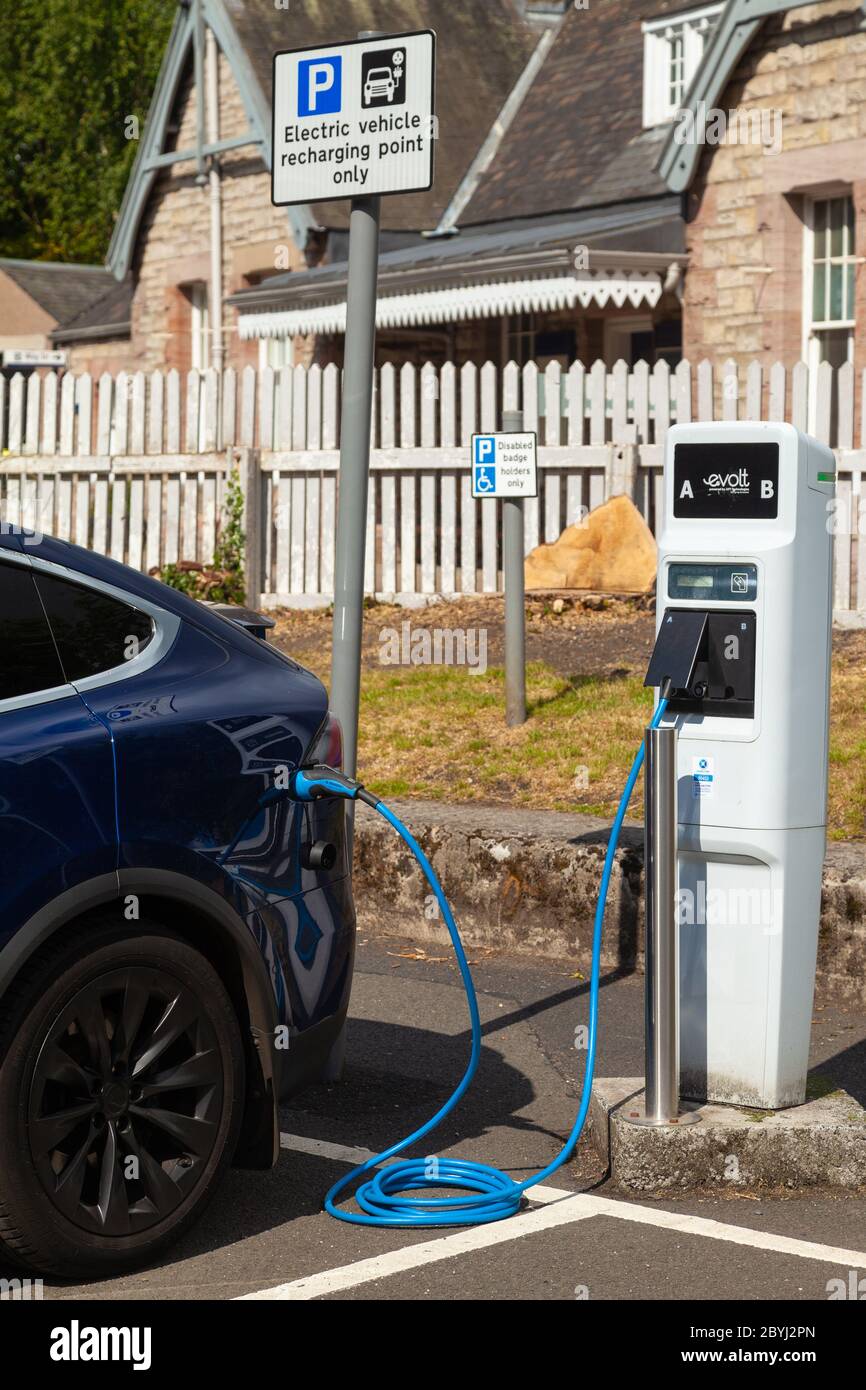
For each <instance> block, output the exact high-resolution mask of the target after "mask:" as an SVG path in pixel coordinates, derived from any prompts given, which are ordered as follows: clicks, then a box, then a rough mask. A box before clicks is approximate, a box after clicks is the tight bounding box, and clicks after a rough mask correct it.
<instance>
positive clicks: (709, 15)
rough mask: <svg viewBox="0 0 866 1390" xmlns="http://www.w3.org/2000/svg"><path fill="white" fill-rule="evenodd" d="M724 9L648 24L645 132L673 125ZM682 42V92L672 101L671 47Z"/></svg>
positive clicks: (645, 33)
mask: <svg viewBox="0 0 866 1390" xmlns="http://www.w3.org/2000/svg"><path fill="white" fill-rule="evenodd" d="M723 9H724V5H719V4H715V5H703V6H701V8H700V9H695V10H686V11H685V12H684V13H683V14H674V15H665V17H664V19H650V20H647V21H646V22H645V23H644V24H643V26H642V29H643V42H644V63H643V72H644V76H643V123H644V126H645V127H646V128H649V127H650V126H656V125H662V124H663V123H664V122H665V121H670V120H672V119H673V117H674V116H675V115H676V113H677V111H679V110H680V108H681V106H682V102H683V100H684V99H685V96H686V94H687V92H688V90H689V87H690V86H691V84H692V79H693V78H694V75H695V73H696V72H697V70H698V67H699V65H700V61H701V58H702V57H703V55H704V49H705V47H706V42H707V39H708V37H709V35H710V34H711V33H712V30H713V28H714V27H715V25H714V22H715V20H717V19H718V17H719V15H720V14H721V12H722V10H723ZM680 34H681V35H682V38H683V89H682V95H681V97H680V100H679V101H678V102H676V103H672V102H671V99H670V76H671V45H672V43H673V41H674V39H675V38H676V37H678V36H679V35H680Z"/></svg>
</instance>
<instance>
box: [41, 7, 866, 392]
mask: <svg viewBox="0 0 866 1390" xmlns="http://www.w3.org/2000/svg"><path fill="white" fill-rule="evenodd" d="M198 3H200V4H201V12H202V19H203V20H204V22H205V31H206V33H205V39H204V41H203V42H202V43H201V44H200V45H197V43H196V5H197V4H198ZM361 9H363V15H362V16H361V17H360V18H359V15H360V10H361ZM361 22H363V23H364V24H365V25H368V26H369V27H370V28H383V29H390V30H391V31H394V30H397V29H400V28H404V29H409V28H417V27H427V26H430V27H433V28H435V29H437V31H438V33H439V102H438V105H439V111H440V113H441V120H442V138H441V140H440V142H439V148H438V161H437V179H436V185H435V187H434V189H433V190H432V191H431V193H430V194H429V195H411V196H408V197H406V198H391V199H385V200H384V208H383V211H384V217H383V236H382V248H381V249H382V258H381V275H380V306H379V319H380V322H379V334H378V355H379V360H380V361H384V360H392V361H404V360H410V361H415V362H418V363H420V362H423V361H426V360H428V359H429V360H432V361H434V362H436V361H439V362H441V361H445V360H449V359H450V360H454V361H457V362H458V363H459V362H462V361H465V360H475V361H480V360H485V359H488V358H489V359H492V360H494V361H499V362H503V361H506V360H509V359H512V358H513V359H516V360H517V361H525V360H528V359H530V358H532V359H534V360H537V361H539V362H540V363H542V364H543V363H544V362H545V361H548V360H550V359H551V358H556V359H558V360H560V361H561V362H562V363H563V365H567V364H568V363H569V362H570V361H573V360H575V359H580V360H582V361H584V362H587V363H589V362H591V361H592V360H594V359H595V358H597V357H603V358H604V359H605V360H607V361H608V363H612V362H613V361H615V360H617V358H624V359H625V360H626V361H629V362H634V361H636V360H638V359H640V358H646V359H648V360H650V361H651V362H652V361H657V360H659V359H664V360H667V361H668V362H669V363H671V365H674V364H675V363H676V361H677V360H678V359H679V357H680V355H681V354H685V355H687V356H688V357H689V358H691V359H692V360H699V359H701V358H703V357H708V358H710V359H711V360H713V361H715V362H716V363H721V362H722V361H724V360H726V359H727V358H729V357H732V358H734V359H735V360H736V361H738V362H739V363H741V364H743V365H744V364H746V363H747V362H749V361H751V360H753V359H755V358H758V359H759V360H761V361H762V362H763V363H764V364H765V365H769V364H771V363H772V362H774V361H776V360H779V361H782V362H784V363H786V364H789V365H790V364H791V363H793V362H795V361H797V360H798V359H799V358H801V357H806V358H807V360H809V361H811V362H812V363H817V362H820V361H830V362H833V363H840V362H843V361H849V360H850V361H853V362H854V363H855V364H856V365H857V366H858V368H859V367H862V366H866V357H864V345H863V338H862V334H861V335H860V337H859V339H858V336H857V333H856V325H857V321H858V307H859V308H860V309H861V310H862V307H863V306H862V303H861V301H862V299H863V296H864V294H866V288H864V286H866V280H864V277H863V275H862V274H860V273H859V267H860V265H861V262H862V260H863V256H864V254H866V220H864V212H866V191H864V190H866V173H864V170H866V159H864V153H866V30H864V23H866V19H864V5H863V4H862V3H861V2H860V0H818V3H809V4H807V3H804V0H715V2H714V3H697V2H696V0H604V3H603V4H601V5H599V4H596V3H589V4H587V5H584V4H574V3H567V0H473V3H467V4H463V5H461V6H460V7H455V6H453V5H452V4H449V3H447V0H365V3H364V4H363V6H361V7H359V5H358V4H357V3H350V0H329V3H328V5H327V6H326V5H324V4H319V3H315V4H314V3H307V4H304V5H303V6H301V7H295V6H292V7H290V8H288V9H282V8H280V6H279V5H275V4H274V3H272V0H190V3H189V4H188V5H186V6H184V7H182V8H181V9H180V10H179V12H178V18H177V23H176V25H175V31H174V34H173V36H172V39H171V42H170V44H169V47H168V50H167V54H166V60H165V64H164V67H163V71H162V74H161V76H160V79H159V84H158V87H157V91H156V93H155V96H154V101H153V105H152V109H151V113H150V118H149V120H148V123H147V126H146V127H145V130H144V133H143V138H142V142H141V149H140V152H139V157H138V161H137V163H136V167H135V170H134V172H133V175H132V177H131V180H130V184H129V188H128V189H127V194H126V197H125V199H124V204H123V207H122V208H121V210H120V215H119V218H118V223H117V229H116V233H115V237H114V240H113V242H112V247H111V252H110V255H109V266H110V269H111V271H112V273H113V275H114V276H115V277H116V278H115V283H114V285H113V287H112V288H109V290H108V292H107V293H105V294H103V296H102V297H101V299H100V300H98V301H97V302H96V303H95V304H91V305H89V306H86V307H85V308H84V309H83V310H82V312H81V313H80V314H79V315H78V318H77V319H75V318H73V319H71V320H70V321H68V322H66V323H64V324H63V325H62V327H61V328H60V329H59V330H55V331H54V333H53V334H52V340H53V342H54V343H55V344H56V345H58V346H63V347H65V348H66V349H67V350H68V352H69V356H70V361H71V362H72V365H73V366H76V367H83V366H89V367H91V368H94V369H96V370H100V369H102V367H103V366H109V367H111V368H113V369H116V368H118V367H120V366H124V367H138V366H142V367H148V368H149V367H156V366H172V365H173V366H178V367H180V368H185V367H188V366H190V365H199V366H204V365H218V364H219V362H220V361H224V362H226V363H231V364H233V365H236V366H237V365H241V364H243V363H246V362H253V363H259V364H263V363H270V364H272V365H274V366H279V365H284V364H286V363H292V362H299V361H300V362H303V361H309V360H311V359H313V358H315V359H316V360H319V361H323V362H324V361H337V362H339V361H340V360H341V354H342V324H343V322H344V318H345V288H346V270H347V266H346V256H347V237H346V227H347V217H348V207H347V205H346V204H344V203H334V204H330V205H327V206H322V205H319V206H316V207H312V208H300V209H299V208H287V209H280V208H273V207H272V206H271V202H270V188H269V160H270V133H269V108H270V85H269V84H270V69H271V55H272V54H273V52H275V51H277V50H278V49H280V48H294V47H302V46H304V45H305V44H315V43H323V42H328V41H332V40H333V41H335V40H336V39H337V38H339V37H345V35H346V34H347V33H351V32H353V31H354V30H356V29H357V28H358V27H359V24H360V23H361ZM479 53H483V62H479V58H478V55H479ZM197 54H198V55H200V56H198V57H197ZM199 72H200V73H201V74H202V82H201V83H199V84H197V83H196V74H197V73H199ZM208 74H211V82H210V85H209V86H208V83H207V75H208ZM214 78H215V80H213V79H214ZM200 87H201V88H202V89H204V88H206V87H207V91H204V90H203V96H205V97H207V99H206V100H203V101H201V102H199V100H198V92H199V88H200ZM180 155H184V156H186V157H184V158H183V159H180V160H179V156H180ZM861 175H862V177H861ZM215 209H217V211H216V212H215ZM215 216H217V217H218V220H219V225H220V233H219V255H218V257H217V258H216V262H215V260H214V256H213V241H212V236H211V227H212V225H213V218H214V217H215ZM217 274H218V276H219V285H220V290H221V293H220V294H219V295H215V293H214V285H215V275H217Z"/></svg>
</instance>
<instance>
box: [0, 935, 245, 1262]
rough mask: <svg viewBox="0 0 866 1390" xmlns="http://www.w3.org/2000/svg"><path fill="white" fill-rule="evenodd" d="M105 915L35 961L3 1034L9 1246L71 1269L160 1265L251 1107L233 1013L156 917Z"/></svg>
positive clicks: (4, 1226)
mask: <svg viewBox="0 0 866 1390" xmlns="http://www.w3.org/2000/svg"><path fill="white" fill-rule="evenodd" d="M135 925H136V928H137V930H138V932H140V935H138V934H137V935H135V936H130V935H129V924H125V926H122V927H121V926H118V925H116V924H113V923H110V922H106V921H96V922H94V923H91V924H87V925H86V926H84V927H83V928H79V929H76V930H75V932H74V933H71V934H69V935H67V934H65V933H64V939H63V940H62V942H61V943H60V944H53V945H52V946H51V947H49V948H48V949H47V950H46V951H44V952H41V953H40V954H39V956H38V957H37V958H36V959H34V960H33V961H32V962H29V963H28V965H27V966H26V967H25V970H24V972H23V973H22V976H21V979H20V980H19V981H18V982H17V984H16V985H15V987H14V989H13V991H12V992H11V994H10V995H9V996H7V998H6V1000H4V1010H3V1011H4V1013H5V1014H6V1018H5V1020H4V1022H3V1025H2V1033H0V1256H2V1255H4V1254H10V1255H12V1256H13V1258H17V1259H18V1260H19V1261H23V1262H25V1263H26V1264H27V1265H28V1266H30V1267H31V1268H33V1269H35V1270H37V1271H39V1272H41V1273H46V1274H54V1275H58V1276H62V1277H66V1278H72V1277H94V1276H97V1277H98V1276H101V1275H105V1274H109V1273H113V1272H118V1271H120V1270H122V1269H125V1268H129V1267H131V1266H133V1265H136V1264H140V1263H143V1262H145V1261H147V1260H149V1259H153V1258H154V1257H155V1256H156V1255H157V1254H158V1253H159V1252H160V1251H161V1250H163V1249H164V1248H165V1247H166V1246H167V1245H169V1244H170V1243H171V1242H172V1241H174V1240H176V1239H177V1237H178V1236H179V1235H180V1234H181V1233H182V1232H183V1231H184V1230H186V1229H187V1228H188V1227H189V1226H190V1225H191V1224H192V1223H193V1222H194V1221H195V1220H196V1219H197V1218H198V1217H199V1216H200V1214H201V1212H202V1210H203V1208H204V1206H205V1205H206V1203H207V1202H208V1200H209V1199H210V1197H211V1196H212V1195H213V1193H214V1191H215V1189H216V1186H217V1184H218V1183H219V1180H220V1178H221V1177H222V1174H223V1172H224V1170H225V1168H226V1166H227V1164H228V1162H229V1161H230V1159H231V1155H232V1152H233V1150H234V1146H235V1143H236V1142H237V1137H238V1131H239V1128H240V1122H241V1116H242V1113H243V1090H244V1063H243V1050H242V1045H241V1039H240V1034H239V1030H238V1024H237V1019H236V1016H235V1012H234V1009H233V1007H232V1003H231V1000H230V999H229V996H228V994H227V992H226V990H225V987H224V986H223V983H222V981H221V980H220V978H219V976H218V975H217V973H216V971H215V970H214V969H213V967H212V966H211V965H210V964H209V962H208V961H207V960H206V959H205V958H204V957H203V956H202V955H201V954H200V953H199V952H198V951H195V950H194V949H193V948H192V947H191V946H189V945H188V944H187V943H186V942H185V941H182V940H180V939H179V938H178V937H176V936H173V935H171V934H170V933H168V932H165V931H163V930H162V929H161V928H160V927H159V925H158V924H157V923H155V922H144V921H141V922H137V923H136V924H135Z"/></svg>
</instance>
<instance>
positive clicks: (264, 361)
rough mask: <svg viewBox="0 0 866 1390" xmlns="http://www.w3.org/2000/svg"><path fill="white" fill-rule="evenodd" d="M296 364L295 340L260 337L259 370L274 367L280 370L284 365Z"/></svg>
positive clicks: (276, 370) (290, 338)
mask: <svg viewBox="0 0 866 1390" xmlns="http://www.w3.org/2000/svg"><path fill="white" fill-rule="evenodd" d="M294 366H295V340H294V338H293V337H286V338H259V370H260V371H264V370H265V368H266V367H273V369H274V371H275V372H278V371H279V370H280V369H281V368H282V367H294Z"/></svg>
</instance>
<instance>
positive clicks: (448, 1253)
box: [237, 1196, 595, 1302]
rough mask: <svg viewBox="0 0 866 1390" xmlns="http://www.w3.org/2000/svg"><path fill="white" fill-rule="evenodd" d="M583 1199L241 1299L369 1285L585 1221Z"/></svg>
mask: <svg viewBox="0 0 866 1390" xmlns="http://www.w3.org/2000/svg"><path fill="white" fill-rule="evenodd" d="M582 1201H583V1198H582V1197H580V1196H576V1197H575V1196H567V1197H566V1198H565V1200H564V1201H562V1202H558V1203H556V1204H555V1205H549V1206H546V1207H542V1208H541V1210H540V1211H528V1212H524V1213H523V1214H522V1215H521V1216H512V1217H510V1218H509V1219H508V1220H507V1221H496V1222H494V1223H493V1224H492V1225H490V1226H472V1227H471V1228H469V1229H467V1230H461V1231H457V1232H455V1233H454V1234H453V1235H450V1236H439V1238H438V1239H435V1240H425V1241H424V1242H423V1243H422V1244H420V1245H406V1246H404V1247H403V1248H402V1249H401V1250H389V1251H388V1253H387V1254H385V1255H374V1256H372V1258H371V1259H368V1260H356V1261H355V1263H354V1264H351V1265H343V1266H342V1267H341V1268H339V1269H326V1270H324V1271H323V1272H322V1273H321V1274H310V1275H308V1276H307V1277H306V1278H305V1279H293V1280H292V1282H291V1283H290V1284H277V1286H276V1287H275V1288H272V1289H262V1290H261V1292H259V1293H248V1294H244V1295H243V1296H242V1298H241V1299H238V1300H237V1301H238V1302H249V1301H250V1300H261V1299H274V1300H301V1301H308V1300H310V1299H313V1298H321V1297H322V1296H323V1294H329V1293H339V1292H340V1291H341V1290H343V1289H353V1288H357V1286H358V1285H359V1284H369V1283H371V1282H372V1281H373V1280H375V1279H387V1278H388V1277H389V1276H390V1275H393V1274H402V1273H404V1272H405V1271H406V1270H407V1269H418V1268H419V1267H420V1266H421V1265H428V1264H436V1263H437V1262H438V1261H439V1260H450V1259H453V1258H454V1257H455V1256H456V1255H468V1254H470V1253H471V1252H472V1251H473V1250H485V1249H487V1248H489V1247H490V1246H491V1245H504V1244H505V1243H506V1242H507V1241H512V1240H519V1239H520V1237H521V1236H531V1235H536V1234H537V1233H538V1232H539V1231H550V1230H552V1229H553V1228H554V1227H555V1226H565V1225H568V1224H570V1223H571V1222H573V1221H585V1220H586V1218H587V1217H590V1216H593V1215H594V1214H595V1213H594V1212H592V1211H587V1210H583V1209H581V1208H579V1207H575V1203H579V1202H582Z"/></svg>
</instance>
